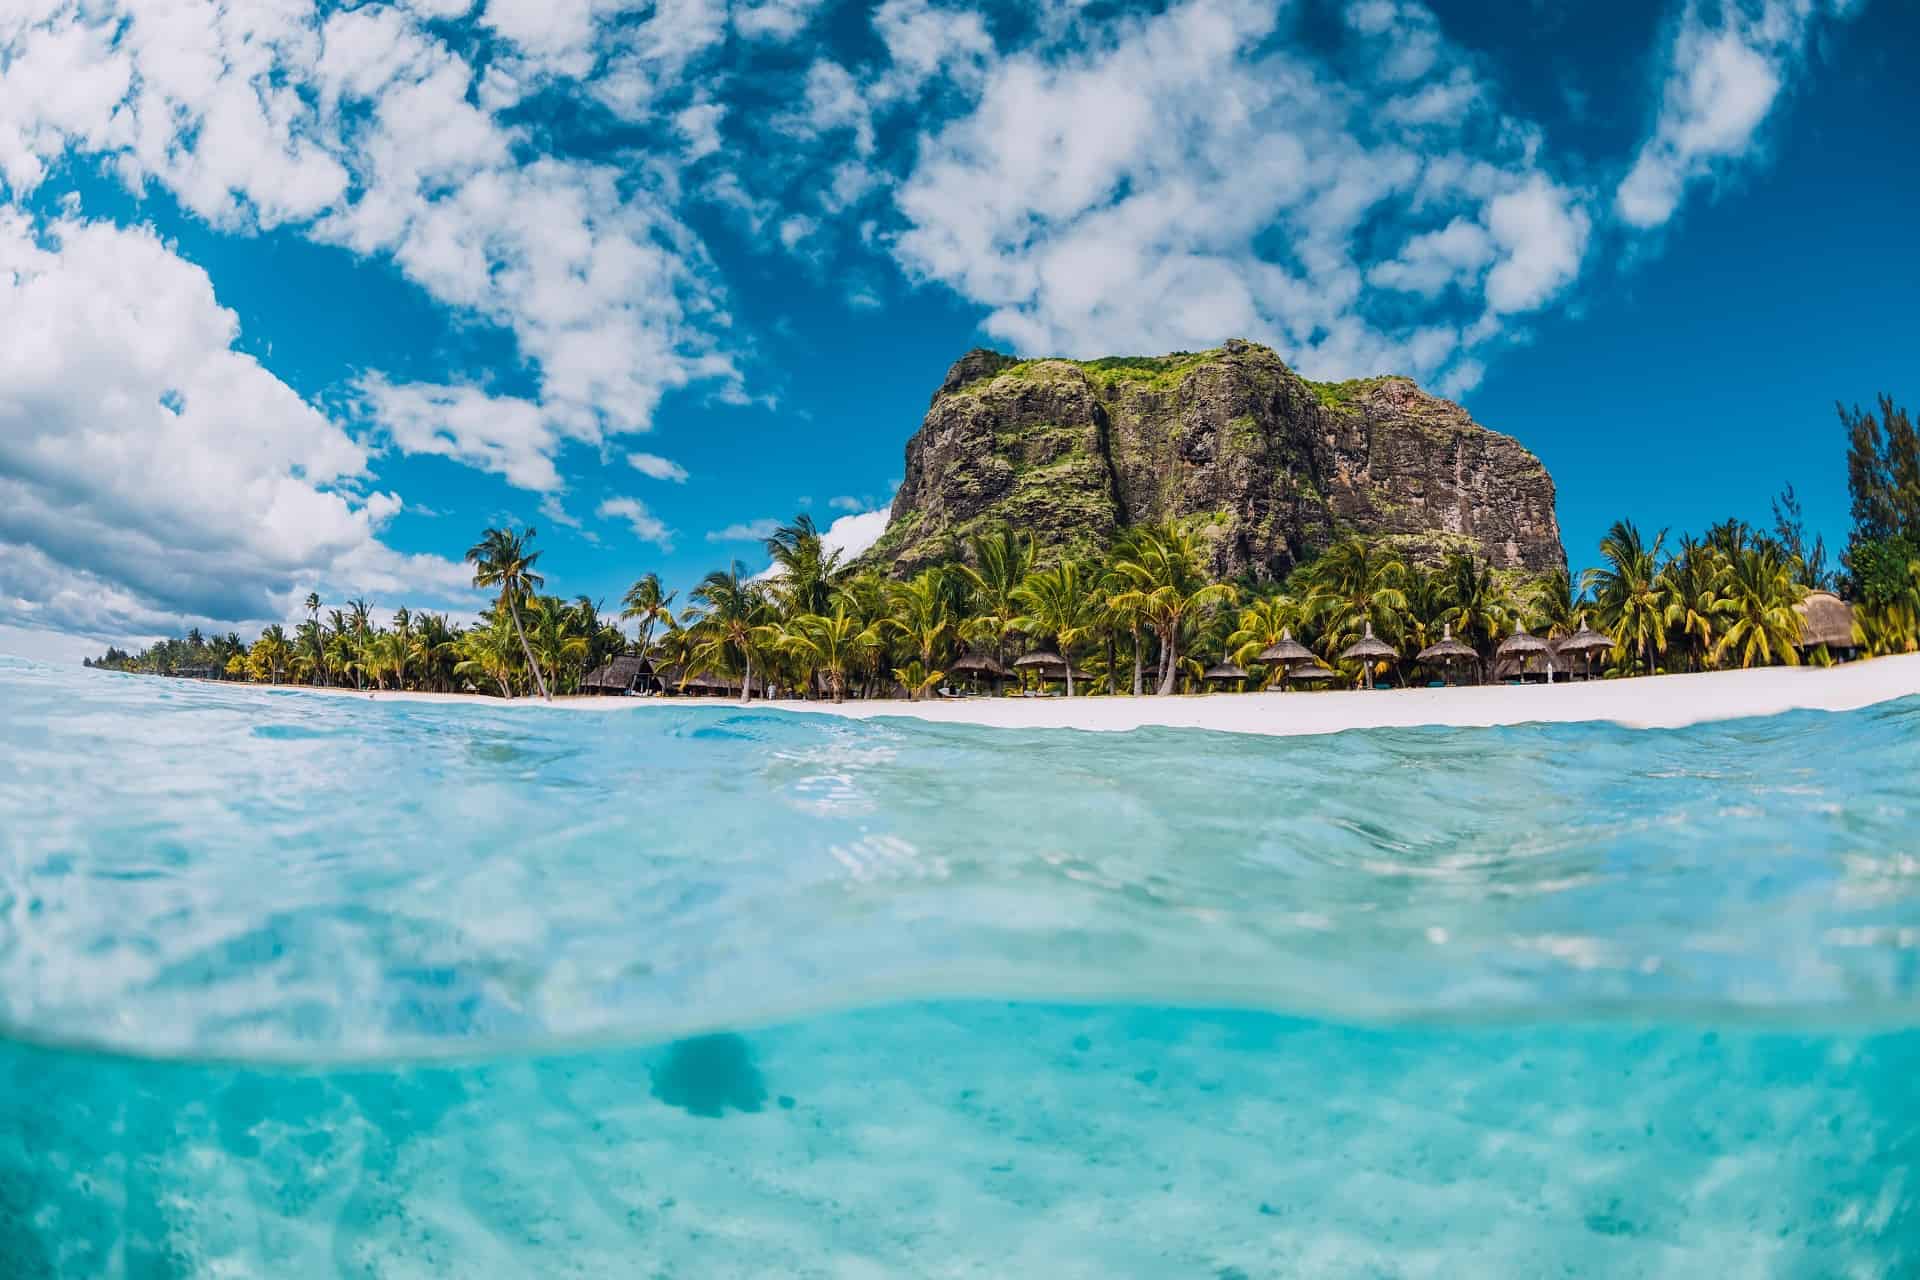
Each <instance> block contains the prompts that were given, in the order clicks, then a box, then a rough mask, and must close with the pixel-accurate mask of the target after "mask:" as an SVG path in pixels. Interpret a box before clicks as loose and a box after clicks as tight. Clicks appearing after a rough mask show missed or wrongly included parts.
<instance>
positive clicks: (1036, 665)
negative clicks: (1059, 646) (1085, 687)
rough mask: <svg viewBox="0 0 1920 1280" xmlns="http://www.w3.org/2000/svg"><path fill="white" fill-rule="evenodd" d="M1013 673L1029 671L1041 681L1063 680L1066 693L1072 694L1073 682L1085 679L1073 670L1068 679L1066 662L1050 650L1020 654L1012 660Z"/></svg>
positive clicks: (1036, 650) (1079, 672)
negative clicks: (1065, 685)
mask: <svg viewBox="0 0 1920 1280" xmlns="http://www.w3.org/2000/svg"><path fill="white" fill-rule="evenodd" d="M1013 669H1014V670H1015V671H1030V672H1032V673H1033V674H1035V675H1037V676H1039V677H1040V679H1041V680H1042V681H1047V680H1065V681H1066V682H1067V692H1069V693H1071V692H1073V681H1074V680H1085V679H1087V673H1086V672H1084V671H1082V670H1080V669H1079V668H1078V667H1076V668H1074V670H1073V672H1072V678H1071V679H1069V678H1068V671H1067V660H1066V659H1065V658H1063V657H1061V656H1060V655H1059V654H1057V653H1055V652H1054V651H1053V650H1051V649H1035V650H1034V651H1033V652H1032V653H1026V654H1022V655H1021V656H1019V657H1018V658H1015V659H1014V660H1013Z"/></svg>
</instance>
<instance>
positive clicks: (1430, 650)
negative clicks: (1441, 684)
mask: <svg viewBox="0 0 1920 1280" xmlns="http://www.w3.org/2000/svg"><path fill="white" fill-rule="evenodd" d="M1462 658H1465V659H1467V660H1468V661H1469V662H1472V663H1474V664H1475V665H1478V664H1479V661H1480V655H1479V654H1478V653H1475V652H1474V651H1473V649H1472V648H1471V647H1469V646H1467V645H1464V644H1461V643H1460V642H1459V641H1458V640H1455V639H1454V638H1453V624H1452V623H1448V624H1447V626H1446V628H1445V631H1444V632H1443V633H1442V635H1441V637H1440V641H1439V643H1437V644H1430V645H1428V646H1427V647H1426V648H1424V649H1422V650H1421V651H1420V652H1419V653H1416V654H1414V655H1413V660H1414V661H1415V662H1418V663H1420V664H1421V665H1423V666H1429V667H1439V668H1440V672H1441V677H1440V678H1441V679H1442V680H1443V681H1444V680H1445V679H1446V677H1447V673H1448V672H1450V671H1451V670H1452V668H1453V664H1454V663H1456V662H1458V661H1460V660H1461V659H1462Z"/></svg>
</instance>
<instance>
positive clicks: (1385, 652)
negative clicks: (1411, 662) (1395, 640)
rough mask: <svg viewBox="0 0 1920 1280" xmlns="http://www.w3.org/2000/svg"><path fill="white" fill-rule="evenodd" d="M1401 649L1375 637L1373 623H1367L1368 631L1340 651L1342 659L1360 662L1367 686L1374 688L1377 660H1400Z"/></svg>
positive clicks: (1343, 660)
mask: <svg viewBox="0 0 1920 1280" xmlns="http://www.w3.org/2000/svg"><path fill="white" fill-rule="evenodd" d="M1399 660H1400V651H1399V650H1398V649H1395V648H1394V647H1393V646H1392V645H1390V644H1387V643H1386V642H1385V641H1382V640H1376V639H1374V635H1373V623H1371V622H1369V623H1367V633H1366V634H1365V635H1363V636H1361V637H1360V638H1359V639H1358V640H1355V641H1354V642H1353V643H1352V644H1350V645H1348V646H1347V647H1346V648H1344V649H1342V650H1341V651H1340V661H1342V662H1355V661H1357V662H1359V663H1360V664H1361V670H1362V671H1363V672H1365V673H1366V679H1367V688H1369V689H1371V688H1373V664H1374V663H1376V662H1398V661H1399Z"/></svg>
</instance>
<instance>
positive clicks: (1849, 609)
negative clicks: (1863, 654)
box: [1793, 591, 1859, 650]
mask: <svg viewBox="0 0 1920 1280" xmlns="http://www.w3.org/2000/svg"><path fill="white" fill-rule="evenodd" d="M1793 611H1794V612H1795V613H1797V614H1799V615H1800V644H1799V647H1800V648H1802V649H1818V648H1819V647H1820V646H1821V645H1825V646H1827V648H1828V649H1829V650H1832V649H1849V650H1851V649H1855V648H1858V647H1859V641H1857V640H1855V639H1854V637H1853V606H1852V605H1850V604H1848V603H1847V602H1846V601H1845V600H1842V599H1841V598H1840V597H1839V596H1837V595H1835V594H1833V592H1831V591H1809V592H1808V593H1807V598H1806V599H1804V600H1802V601H1801V602H1800V603H1799V604H1797V605H1795V606H1793Z"/></svg>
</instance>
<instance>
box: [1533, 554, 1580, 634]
mask: <svg viewBox="0 0 1920 1280" xmlns="http://www.w3.org/2000/svg"><path fill="white" fill-rule="evenodd" d="M1592 607H1593V603H1592V601H1590V600H1588V599H1587V593H1586V592H1585V591H1584V590H1581V589H1579V588H1577V587H1576V586H1575V585H1574V581H1573V575H1572V574H1571V573H1568V572H1567V570H1566V568H1565V567H1564V566H1562V567H1558V568H1554V569H1551V570H1549V571H1548V572H1547V573H1546V575H1545V576H1544V577H1542V578H1541V579H1540V580H1539V581H1537V582H1536V583H1534V587H1533V591H1532V593H1531V594H1530V595H1529V596H1528V597H1527V610H1526V615H1527V616H1526V624H1527V626H1528V627H1529V628H1530V629H1531V630H1533V631H1534V632H1535V633H1536V634H1538V635H1541V636H1544V637H1546V638H1547V639H1549V640H1551V639H1553V638H1554V637H1555V636H1568V635H1572V634H1573V633H1574V632H1576V631H1578V630H1579V629H1580V625H1581V623H1580V620H1581V618H1582V617H1583V616H1584V615H1585V614H1586V613H1587V612H1588V610H1590V609H1591V608H1592Z"/></svg>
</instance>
